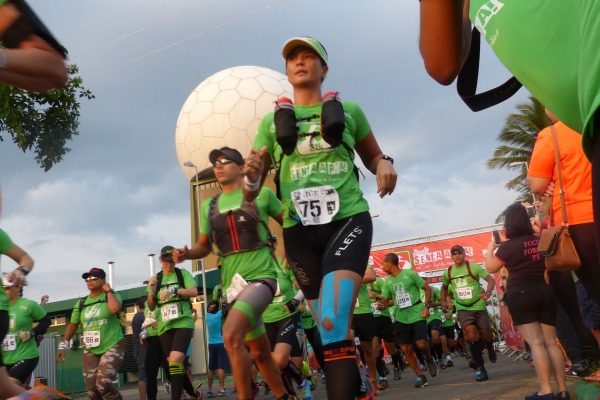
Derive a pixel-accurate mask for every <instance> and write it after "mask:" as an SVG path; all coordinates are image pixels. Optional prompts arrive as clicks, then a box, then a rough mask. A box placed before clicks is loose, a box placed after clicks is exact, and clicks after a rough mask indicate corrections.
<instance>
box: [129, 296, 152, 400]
mask: <svg viewBox="0 0 600 400" xmlns="http://www.w3.org/2000/svg"><path fill="white" fill-rule="evenodd" d="M136 305H137V308H138V312H136V313H135V315H134V316H133V319H132V320H131V330H132V335H131V337H132V339H133V355H134V357H135V365H136V366H137V373H138V393H139V395H140V399H145V398H146V388H147V383H148V379H147V375H146V366H145V365H146V349H147V348H148V342H147V341H146V339H148V331H147V330H146V331H144V329H143V328H142V324H143V323H144V320H145V319H146V316H145V315H144V312H145V310H146V297H145V296H144V297H140V298H139V299H137V301H136ZM142 332H143V334H142Z"/></svg>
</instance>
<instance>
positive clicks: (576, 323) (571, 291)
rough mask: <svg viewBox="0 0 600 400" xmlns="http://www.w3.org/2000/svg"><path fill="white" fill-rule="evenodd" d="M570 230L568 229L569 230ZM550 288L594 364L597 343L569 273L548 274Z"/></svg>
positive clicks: (552, 272) (597, 356) (598, 357)
mask: <svg viewBox="0 0 600 400" xmlns="http://www.w3.org/2000/svg"><path fill="white" fill-rule="evenodd" d="M569 230H570V229H569ZM548 276H549V278H550V286H551V287H552V289H554V294H555V295H556V299H557V300H558V302H559V304H560V305H561V306H562V308H563V309H564V310H565V311H566V312H567V315H568V316H569V318H570V320H571V323H572V324H573V329H575V333H576V334H577V338H578V339H579V342H580V343H581V350H582V351H583V354H584V355H585V357H586V358H587V360H588V361H589V362H590V363H593V364H596V363H598V361H599V359H600V353H599V350H598V342H596V339H595V338H594V335H592V332H591V331H590V330H589V329H588V328H587V327H586V326H585V324H584V323H583V318H582V317H581V312H580V310H579V301H578V299H577V290H576V289H575V282H574V281H573V276H572V275H571V273H570V272H556V271H550V272H548Z"/></svg>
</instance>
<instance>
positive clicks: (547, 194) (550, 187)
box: [542, 181, 554, 197]
mask: <svg viewBox="0 0 600 400" xmlns="http://www.w3.org/2000/svg"><path fill="white" fill-rule="evenodd" d="M553 194H554V181H550V183H549V184H548V187H547V188H546V190H544V193H543V194H542V196H544V197H552V195H553Z"/></svg>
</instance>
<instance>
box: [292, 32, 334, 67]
mask: <svg viewBox="0 0 600 400" xmlns="http://www.w3.org/2000/svg"><path fill="white" fill-rule="evenodd" d="M298 46H305V47H309V48H311V49H313V50H314V51H316V52H317V54H318V55H319V57H320V58H321V60H323V62H324V63H325V65H327V50H325V47H323V45H322V44H321V42H319V41H318V40H317V39H313V38H311V37H310V36H299V37H293V38H291V39H288V40H287V41H286V42H285V43H284V44H283V47H282V48H281V54H282V55H283V58H285V59H286V60H287V58H288V54H290V52H291V51H292V50H293V49H295V48H296V47H298Z"/></svg>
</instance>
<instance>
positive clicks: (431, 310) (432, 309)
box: [429, 307, 435, 315]
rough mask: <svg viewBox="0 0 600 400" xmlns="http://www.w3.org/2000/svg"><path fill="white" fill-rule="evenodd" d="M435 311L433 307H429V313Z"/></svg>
mask: <svg viewBox="0 0 600 400" xmlns="http://www.w3.org/2000/svg"><path fill="white" fill-rule="evenodd" d="M434 313H435V309H434V308H433V307H429V315H433V314H434Z"/></svg>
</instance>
